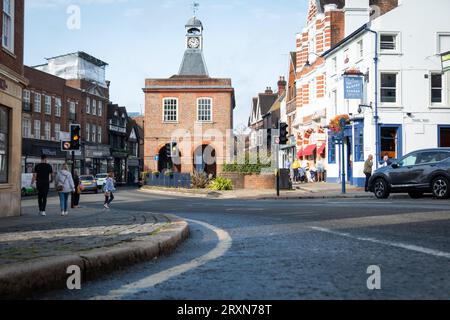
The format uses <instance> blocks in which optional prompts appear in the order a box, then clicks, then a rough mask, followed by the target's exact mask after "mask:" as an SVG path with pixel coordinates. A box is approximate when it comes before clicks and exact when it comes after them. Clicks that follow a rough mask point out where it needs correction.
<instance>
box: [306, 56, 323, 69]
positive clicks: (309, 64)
mask: <svg viewBox="0 0 450 320" xmlns="http://www.w3.org/2000/svg"><path fill="white" fill-rule="evenodd" d="M311 54H313V55H315V56H317V57H319V58H320V57H321V56H322V55H320V54H318V53H315V52H308V60H306V63H305V67H307V68H309V67H311V63H310V62H309V56H310V55H311Z"/></svg>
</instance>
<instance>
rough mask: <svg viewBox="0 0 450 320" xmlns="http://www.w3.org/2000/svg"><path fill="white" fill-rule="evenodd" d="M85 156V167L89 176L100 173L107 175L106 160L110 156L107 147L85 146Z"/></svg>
mask: <svg viewBox="0 0 450 320" xmlns="http://www.w3.org/2000/svg"><path fill="white" fill-rule="evenodd" d="M85 155H86V164H85V166H86V169H87V170H88V171H89V174H92V175H94V176H95V175H97V174H100V173H108V159H109V158H110V156H111V152H110V147H109V146H108V145H92V146H90V145H86V146H85Z"/></svg>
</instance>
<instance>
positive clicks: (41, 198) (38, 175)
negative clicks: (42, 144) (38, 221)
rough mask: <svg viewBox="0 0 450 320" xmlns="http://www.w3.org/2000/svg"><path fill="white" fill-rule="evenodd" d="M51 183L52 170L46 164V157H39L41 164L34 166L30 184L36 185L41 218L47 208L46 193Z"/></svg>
mask: <svg viewBox="0 0 450 320" xmlns="http://www.w3.org/2000/svg"><path fill="white" fill-rule="evenodd" d="M52 182H53V168H52V166H51V165H49V164H48V163H47V156H46V155H42V156H41V163H39V164H38V165H36V166H35V168H34V170H33V179H32V181H31V184H32V185H34V184H35V183H36V189H37V191H38V204H39V214H40V215H41V216H43V217H45V216H46V213H45V210H46V207H47V197H48V191H49V189H50V183H52Z"/></svg>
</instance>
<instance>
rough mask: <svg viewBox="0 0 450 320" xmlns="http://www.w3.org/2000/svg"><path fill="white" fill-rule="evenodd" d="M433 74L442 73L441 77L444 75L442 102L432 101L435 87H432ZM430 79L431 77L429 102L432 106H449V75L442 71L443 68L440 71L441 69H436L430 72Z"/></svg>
mask: <svg viewBox="0 0 450 320" xmlns="http://www.w3.org/2000/svg"><path fill="white" fill-rule="evenodd" d="M433 75H441V77H442V88H441V91H442V101H441V102H433V101H432V98H433V96H432V89H433V87H432V80H433V79H432V76H433ZM429 79H430V81H429V90H428V92H429V100H428V101H429V103H430V108H436V107H437V108H446V107H447V99H448V96H447V76H446V74H445V73H444V74H443V73H442V70H441V71H439V70H436V71H431V72H430V73H429Z"/></svg>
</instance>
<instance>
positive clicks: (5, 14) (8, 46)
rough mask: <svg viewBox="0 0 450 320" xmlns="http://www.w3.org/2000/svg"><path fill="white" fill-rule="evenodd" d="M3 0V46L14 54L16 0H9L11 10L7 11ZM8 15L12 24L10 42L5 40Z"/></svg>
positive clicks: (10, 26)
mask: <svg viewBox="0 0 450 320" xmlns="http://www.w3.org/2000/svg"><path fill="white" fill-rule="evenodd" d="M2 1H3V10H2V21H3V22H2V26H1V28H2V32H1V35H2V47H3V48H5V49H6V50H8V51H9V52H11V53H13V54H14V45H15V44H14V40H15V39H14V35H15V30H14V28H15V14H16V12H15V11H16V10H15V0H9V2H10V7H11V12H6V11H5V0H2ZM6 1H8V0H6ZM6 17H8V18H9V20H10V23H11V24H10V25H9V40H10V43H9V44H8V43H6V42H5V41H6V37H5V33H6V32H5V28H6V26H7V25H6Z"/></svg>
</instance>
